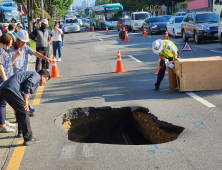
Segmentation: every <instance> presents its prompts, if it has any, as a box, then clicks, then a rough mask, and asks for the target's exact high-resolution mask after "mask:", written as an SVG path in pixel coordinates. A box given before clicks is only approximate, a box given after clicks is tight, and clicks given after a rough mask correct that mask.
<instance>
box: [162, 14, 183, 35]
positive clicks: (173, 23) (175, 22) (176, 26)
mask: <svg viewBox="0 0 222 170" xmlns="http://www.w3.org/2000/svg"><path fill="white" fill-rule="evenodd" d="M183 18H184V16H173V17H171V18H170V20H169V21H168V22H167V26H166V27H167V32H168V34H169V35H172V36H174V37H175V38H176V37H177V36H182V32H181V23H182V21H183Z"/></svg>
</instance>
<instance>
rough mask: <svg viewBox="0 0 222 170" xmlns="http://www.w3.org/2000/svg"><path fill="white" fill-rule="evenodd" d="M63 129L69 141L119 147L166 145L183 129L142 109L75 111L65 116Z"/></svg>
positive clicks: (78, 109) (81, 109) (69, 111)
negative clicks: (118, 145) (117, 145)
mask: <svg viewBox="0 0 222 170" xmlns="http://www.w3.org/2000/svg"><path fill="white" fill-rule="evenodd" d="M63 127H64V128H65V129H66V130H67V131H68V139H69V140H71V141H75V142H82V143H104V144H122V145H142V144H160V143H166V142H169V141H173V140H175V139H177V137H178V136H179V134H180V133H181V132H182V131H183V130H184V128H183V127H180V126H176V125H173V124H170V123H167V122H164V121H159V120H158V118H157V117H156V116H154V115H153V114H151V113H149V110H148V109H147V108H143V107H137V108H131V107H123V108H111V107H100V108H94V107H88V108H74V109H70V110H68V113H66V114H64V116H63Z"/></svg>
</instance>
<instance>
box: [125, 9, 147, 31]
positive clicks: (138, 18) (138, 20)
mask: <svg viewBox="0 0 222 170" xmlns="http://www.w3.org/2000/svg"><path fill="white" fill-rule="evenodd" d="M147 17H151V15H150V13H149V12H132V14H131V19H130V20H126V21H125V24H126V26H127V28H128V31H132V32H135V31H141V30H142V24H143V22H144V20H145V19H146V18H147Z"/></svg>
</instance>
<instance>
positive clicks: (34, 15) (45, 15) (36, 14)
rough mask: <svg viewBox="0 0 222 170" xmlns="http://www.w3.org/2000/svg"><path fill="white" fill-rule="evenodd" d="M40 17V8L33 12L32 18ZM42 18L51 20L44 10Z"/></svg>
mask: <svg viewBox="0 0 222 170" xmlns="http://www.w3.org/2000/svg"><path fill="white" fill-rule="evenodd" d="M41 15H42V11H41V8H36V9H35V12H34V13H33V17H34V18H41ZM44 18H45V19H49V18H51V17H50V15H49V14H48V12H46V11H45V10H44Z"/></svg>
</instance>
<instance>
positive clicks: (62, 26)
mask: <svg viewBox="0 0 222 170" xmlns="http://www.w3.org/2000/svg"><path fill="white" fill-rule="evenodd" d="M59 28H60V29H61V30H62V35H61V36H62V47H63V41H64V33H65V27H64V25H63V23H62V20H59Z"/></svg>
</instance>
